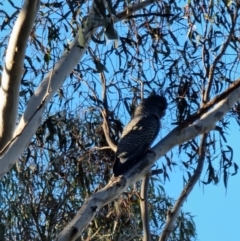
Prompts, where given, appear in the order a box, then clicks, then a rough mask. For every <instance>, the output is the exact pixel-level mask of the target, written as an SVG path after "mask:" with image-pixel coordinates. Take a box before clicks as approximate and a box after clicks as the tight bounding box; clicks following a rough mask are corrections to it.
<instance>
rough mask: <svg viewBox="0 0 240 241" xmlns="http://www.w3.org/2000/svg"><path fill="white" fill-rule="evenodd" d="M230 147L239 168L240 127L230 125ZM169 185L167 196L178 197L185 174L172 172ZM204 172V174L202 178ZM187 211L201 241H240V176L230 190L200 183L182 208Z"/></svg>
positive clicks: (233, 181) (178, 171)
mask: <svg viewBox="0 0 240 241" xmlns="http://www.w3.org/2000/svg"><path fill="white" fill-rule="evenodd" d="M231 128H232V129H231V130H229V132H228V133H229V135H228V145H230V146H231V147H232V148H233V150H234V158H233V160H234V161H235V162H236V163H237V164H238V165H239V166H240V161H239V160H240V151H239V143H240V131H239V129H240V127H239V126H237V124H236V123H232V124H231ZM169 175H170V180H171V181H170V182H169V181H166V183H165V190H166V192H167V194H168V195H169V196H171V197H173V198H175V199H177V198H178V196H179V194H180V192H181V191H182V188H183V181H182V180H183V179H182V171H181V170H179V168H178V167H177V168H175V169H173V171H172V173H170V174H169ZM203 176H204V172H203V173H202V175H201V180H202V179H203ZM183 210H184V211H188V212H190V213H191V214H192V215H193V216H195V217H194V221H195V223H196V228H197V234H198V236H197V240H198V241H226V240H229V241H239V240H240V174H239V173H238V174H237V175H235V176H231V177H230V178H229V180H228V188H227V190H226V189H225V187H224V184H223V181H222V180H221V181H220V182H219V183H218V185H213V184H209V185H203V184H202V183H201V182H198V183H197V184H196V186H195V187H194V189H193V191H192V193H190V195H189V197H188V199H187V201H186V202H185V203H184V206H183Z"/></svg>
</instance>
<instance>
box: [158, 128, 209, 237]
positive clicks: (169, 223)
mask: <svg viewBox="0 0 240 241" xmlns="http://www.w3.org/2000/svg"><path fill="white" fill-rule="evenodd" d="M206 142H207V134H206V133H205V134H203V135H202V138H201V144H200V147H199V159H198V164H197V168H196V170H195V172H194V174H193V176H192V177H191V178H190V179H189V181H188V183H187V185H186V186H185V188H184V189H183V191H182V192H181V194H180V196H179V198H178V200H177V201H176V203H175V205H174V207H173V208H172V210H170V211H169V212H168V214H167V220H166V223H165V226H164V228H163V232H162V235H161V236H160V238H159V241H166V240H167V239H168V237H169V235H170V233H171V232H172V228H173V225H174V222H175V220H176V219H177V217H178V214H179V212H180V210H181V207H182V205H183V203H184V202H185V200H186V199H187V197H188V196H189V194H190V192H191V191H192V189H193V187H194V186H195V184H196V183H197V181H198V180H199V178H200V176H201V173H202V169H203V165H204V159H205V153H206Z"/></svg>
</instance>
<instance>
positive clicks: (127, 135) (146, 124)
mask: <svg viewBox="0 0 240 241" xmlns="http://www.w3.org/2000/svg"><path fill="white" fill-rule="evenodd" d="M166 109H167V100H166V98H165V97H163V96H160V95H156V94H153V95H150V96H149V97H148V98H146V99H144V100H143V101H142V102H141V103H140V104H139V105H138V106H137V108H136V109H135V111H134V115H133V117H132V119H131V121H130V122H129V123H128V124H127V125H126V126H125V127H124V129H123V133H122V137H121V139H120V141H119V143H118V145H117V151H116V159H115V162H114V165H113V173H114V176H119V175H123V174H124V173H125V172H126V171H127V170H128V169H129V168H131V167H132V166H133V165H134V164H135V163H136V162H138V161H140V160H141V158H142V157H143V156H144V154H145V153H146V152H147V150H148V149H149V148H150V146H151V144H152V143H153V141H154V140H155V138H156V137H157V134H158V132H159V130H160V127H161V124H160V119H161V118H162V117H163V116H164V115H165V111H166Z"/></svg>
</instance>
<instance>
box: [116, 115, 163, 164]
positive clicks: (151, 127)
mask: <svg viewBox="0 0 240 241" xmlns="http://www.w3.org/2000/svg"><path fill="white" fill-rule="evenodd" d="M159 129H160V122H159V119H158V117H157V116H156V115H149V116H138V117H135V118H133V119H132V120H131V121H130V122H129V123H128V124H127V125H126V127H125V128H124V130H123V133H122V138H121V140H120V141H119V143H118V147H117V152H116V156H117V157H118V158H119V159H120V162H121V163H124V162H126V161H131V160H134V159H136V158H141V157H142V156H143V155H144V153H145V152H146V151H147V150H148V149H149V147H150V146H151V144H152V142H153V141H154V139H155V138H156V136H157V134H158V132H159Z"/></svg>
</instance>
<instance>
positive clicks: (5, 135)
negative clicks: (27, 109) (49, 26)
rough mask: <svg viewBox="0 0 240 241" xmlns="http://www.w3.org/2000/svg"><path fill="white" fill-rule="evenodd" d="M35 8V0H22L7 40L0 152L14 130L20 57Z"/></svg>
mask: <svg viewBox="0 0 240 241" xmlns="http://www.w3.org/2000/svg"><path fill="white" fill-rule="evenodd" d="M39 5H40V1H39V0H25V2H24V5H23V7H22V9H21V11H20V13H19V15H18V18H17V20H16V22H15V24H14V27H13V30H12V34H11V36H10V39H9V44H8V48H7V52H6V57H5V65H4V68H3V73H2V81H1V87H0V150H1V149H2V148H3V147H4V146H5V145H6V144H7V142H8V141H9V140H10V139H11V138H12V135H13V132H14V129H15V127H16V118H17V111H18V98H19V89H20V82H21V78H22V73H23V62H24V56H25V52H26V47H27V42H28V38H29V35H30V32H31V29H32V26H33V24H34V21H35V18H36V15H37V12H38V9H39Z"/></svg>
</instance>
